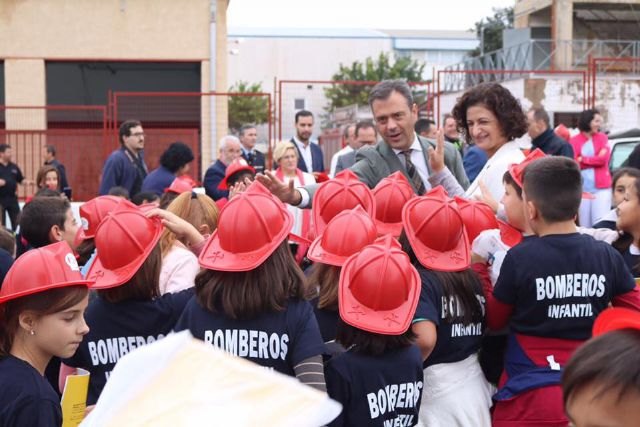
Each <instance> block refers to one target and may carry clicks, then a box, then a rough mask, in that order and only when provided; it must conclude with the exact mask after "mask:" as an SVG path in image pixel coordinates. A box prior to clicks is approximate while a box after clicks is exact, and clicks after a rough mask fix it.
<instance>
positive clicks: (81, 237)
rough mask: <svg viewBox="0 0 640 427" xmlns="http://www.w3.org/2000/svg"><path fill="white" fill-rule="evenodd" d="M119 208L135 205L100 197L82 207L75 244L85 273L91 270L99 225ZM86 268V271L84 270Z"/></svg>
mask: <svg viewBox="0 0 640 427" xmlns="http://www.w3.org/2000/svg"><path fill="white" fill-rule="evenodd" d="M118 206H127V207H131V208H133V207H134V205H133V203H131V202H129V201H128V200H126V199H123V198H122V197H115V196H98V197H96V198H93V199H91V200H89V201H88V202H86V203H83V204H82V206H80V227H79V228H78V232H77V234H76V237H75V243H76V252H77V253H78V264H80V265H81V266H83V270H84V271H83V273H86V272H87V271H88V270H89V267H90V263H89V260H90V259H92V257H93V256H94V254H95V250H96V245H95V243H94V237H95V235H96V230H97V228H98V225H100V222H101V221H102V220H103V219H104V218H105V217H106V216H107V214H108V213H109V212H111V211H113V210H115V209H116V208H118ZM87 264H89V265H87ZM85 266H86V270H85V269H84V267H85Z"/></svg>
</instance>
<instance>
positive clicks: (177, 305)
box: [63, 288, 193, 405]
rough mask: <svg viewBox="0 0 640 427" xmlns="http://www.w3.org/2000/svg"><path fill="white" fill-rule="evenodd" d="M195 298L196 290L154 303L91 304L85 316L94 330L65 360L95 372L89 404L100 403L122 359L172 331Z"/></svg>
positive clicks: (158, 299)
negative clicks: (192, 298) (117, 363)
mask: <svg viewBox="0 0 640 427" xmlns="http://www.w3.org/2000/svg"><path fill="white" fill-rule="evenodd" d="M192 296H193V288H192V289H187V290H184V291H181V292H177V293H174V294H164V295H162V296H161V297H159V298H156V299H155V300H152V301H135V300H129V301H122V302H119V303H115V304H113V303H110V302H107V301H105V300H104V299H103V298H101V297H100V296H98V297H97V298H95V299H93V300H91V301H90V303H89V307H88V308H87V311H86V313H85V319H86V321H87V325H89V328H90V331H89V333H88V334H87V335H85V337H84V339H83V340H82V344H80V347H78V350H77V351H76V354H74V355H73V356H72V357H71V358H69V359H66V360H63V363H64V364H65V365H68V366H72V367H74V368H84V369H86V370H87V371H89V372H90V373H91V376H90V379H89V395H88V397H87V405H93V404H94V403H95V402H96V401H97V400H98V397H99V396H100V393H102V389H103V388H104V386H105V384H106V383H107V380H108V379H109V375H111V371H112V370H113V368H114V367H115V365H116V362H118V360H120V358H121V357H123V356H124V355H126V354H127V353H129V352H130V351H133V350H135V349H136V348H138V347H142V346H144V345H146V344H151V343H152V342H154V341H157V340H159V339H161V338H164V337H165V336H166V335H167V334H168V333H170V332H171V330H172V329H173V326H174V325H175V324H176V321H177V320H178V318H179V317H180V314H181V313H182V310H183V309H184V307H185V305H186V304H187V302H188V301H189V299H190V298H191V297H192Z"/></svg>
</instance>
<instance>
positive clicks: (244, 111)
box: [229, 81, 269, 131]
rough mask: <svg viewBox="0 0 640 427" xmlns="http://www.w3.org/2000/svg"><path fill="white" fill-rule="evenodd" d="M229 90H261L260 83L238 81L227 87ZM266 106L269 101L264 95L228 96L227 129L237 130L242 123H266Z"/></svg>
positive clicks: (246, 91) (267, 113)
mask: <svg viewBox="0 0 640 427" xmlns="http://www.w3.org/2000/svg"><path fill="white" fill-rule="evenodd" d="M229 92H233V93H256V92H262V84H261V83H253V84H249V83H248V82H244V81H239V82H237V83H236V84H234V85H233V86H231V87H230V88H229ZM268 107H269V102H268V100H267V97H266V96H230V97H229V129H231V130H232V131H238V130H239V129H240V127H241V126H242V125H246V124H253V125H259V124H262V123H266V122H267V120H268V117H269V111H268Z"/></svg>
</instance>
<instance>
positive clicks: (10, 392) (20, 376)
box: [0, 356, 62, 427]
mask: <svg viewBox="0 0 640 427" xmlns="http://www.w3.org/2000/svg"><path fill="white" fill-rule="evenodd" d="M60 425H62V409H61V408H60V400H59V397H58V395H57V394H56V392H55V391H54V390H53V388H51V385H50V384H49V383H48V382H47V380H46V379H45V377H43V376H42V375H40V373H39V372H38V371H37V370H36V369H35V368H34V367H33V366H31V365H30V364H29V363H27V362H25V361H24V360H20V359H18V358H16V357H13V356H5V357H2V358H0V426H2V427H23V426H38V427H49V426H52V427H54V426H55V427H60Z"/></svg>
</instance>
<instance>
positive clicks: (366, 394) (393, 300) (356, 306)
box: [326, 236, 423, 427]
mask: <svg viewBox="0 0 640 427" xmlns="http://www.w3.org/2000/svg"><path fill="white" fill-rule="evenodd" d="M419 296H420V277H419V275H418V272H417V271H416V269H415V268H414V267H413V266H412V265H411V262H410V260H409V257H408V256H407V255H406V254H405V253H404V252H402V248H401V247H400V244H399V243H398V241H397V240H395V239H394V238H393V237H391V236H386V237H381V238H379V239H378V240H376V241H375V242H374V244H372V245H368V246H366V247H365V248H364V249H362V251H360V252H359V253H356V254H354V255H352V256H351V257H349V259H348V260H347V261H346V262H345V264H344V266H343V268H342V271H341V273H340V287H339V309H340V318H341V322H339V324H338V333H337V341H338V342H339V343H340V344H342V345H343V346H344V347H345V348H347V351H346V352H344V353H341V354H339V355H336V356H334V357H333V358H331V360H330V361H329V363H328V364H327V367H326V377H327V389H328V391H329V396H331V397H332V398H333V399H335V400H337V401H339V402H340V403H342V406H343V409H342V413H341V414H340V415H339V416H338V418H336V419H335V420H334V421H333V422H331V423H329V425H330V426H334V427H335V426H351V427H353V426H368V427H369V426H387V425H400V426H414V425H416V424H417V423H418V408H419V407H420V398H421V395H422V389H423V375H422V357H421V355H420V350H419V349H418V348H417V347H416V346H415V345H414V338H415V336H414V334H413V332H411V328H410V326H411V319H412V318H413V315H414V312H415V310H416V305H417V304H418V298H419Z"/></svg>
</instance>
